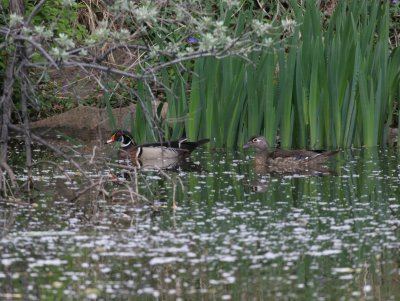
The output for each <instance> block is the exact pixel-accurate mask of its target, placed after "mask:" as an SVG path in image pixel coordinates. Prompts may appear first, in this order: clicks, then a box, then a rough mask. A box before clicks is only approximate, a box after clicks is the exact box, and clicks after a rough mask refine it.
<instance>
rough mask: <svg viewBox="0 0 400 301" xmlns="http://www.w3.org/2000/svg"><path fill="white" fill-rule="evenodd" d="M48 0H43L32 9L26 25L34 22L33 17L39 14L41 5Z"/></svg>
mask: <svg viewBox="0 0 400 301" xmlns="http://www.w3.org/2000/svg"><path fill="white" fill-rule="evenodd" d="M46 1H47V0H41V1H40V2H39V3H38V4H37V5H36V6H35V7H34V8H33V10H32V12H31V13H30V15H29V16H28V19H27V20H26V23H25V26H29V25H30V24H31V22H32V19H33V17H34V16H35V15H36V14H37V12H38V11H39V10H40V9H41V7H42V6H43V5H44V4H45V3H46Z"/></svg>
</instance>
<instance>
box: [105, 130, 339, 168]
mask: <svg viewBox="0 0 400 301" xmlns="http://www.w3.org/2000/svg"><path fill="white" fill-rule="evenodd" d="M209 141H210V139H201V140H199V141H194V142H190V141H188V140H187V139H181V140H176V141H166V142H162V143H147V144H141V145H137V144H136V143H135V141H134V139H133V136H132V135H131V133H129V132H128V131H123V130H117V131H115V132H114V133H113V134H112V136H111V138H110V140H108V141H107V143H108V144H110V143H114V142H120V143H121V149H120V153H119V158H120V159H121V160H124V159H128V160H132V161H137V160H152V159H155V158H165V159H168V158H169V159H176V158H181V157H186V156H189V155H190V153H191V152H192V151H193V150H194V149H196V148H197V147H198V146H200V145H203V144H205V143H207V142H209ZM243 148H245V149H246V148H254V149H255V150H256V156H255V164H256V165H258V166H281V167H297V168H298V167H302V166H308V165H316V164H321V163H323V162H325V161H326V160H327V159H328V158H329V157H331V156H333V155H335V154H337V153H338V151H329V152H316V151H310V150H281V149H278V150H274V151H270V150H269V146H268V143H267V141H266V140H265V138H264V137H262V136H255V137H252V138H251V139H250V140H249V141H248V142H247V143H246V144H245V145H244V146H243Z"/></svg>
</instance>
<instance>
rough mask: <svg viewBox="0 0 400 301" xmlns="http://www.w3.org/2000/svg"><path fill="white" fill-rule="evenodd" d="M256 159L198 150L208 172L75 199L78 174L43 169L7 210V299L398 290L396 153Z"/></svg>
mask: <svg viewBox="0 0 400 301" xmlns="http://www.w3.org/2000/svg"><path fill="white" fill-rule="evenodd" d="M252 158H253V154H252V153H251V152H247V153H243V152H227V153H225V152H221V153H218V152H217V153H216V152H207V151H202V150H199V151H198V152H196V153H194V154H193V156H192V161H193V162H194V163H195V164H200V165H201V170H200V168H199V169H198V170H195V171H188V170H180V171H168V170H167V171H163V172H159V171H139V172H138V176H137V177H134V179H133V181H131V182H124V181H122V180H120V181H107V182H106V181H105V184H104V191H105V192H107V194H108V196H106V195H105V194H104V193H100V194H98V193H94V192H92V193H91V194H84V195H82V196H81V197H80V198H79V199H78V200H77V201H73V202H71V201H69V200H70V199H71V196H73V195H74V192H76V191H78V190H79V189H82V182H83V181H82V180H80V179H81V176H80V174H79V173H77V172H76V171H74V170H73V169H72V168H70V166H69V165H67V164H66V163H65V162H64V163H63V162H61V163H60V164H61V165H62V164H65V167H66V168H67V169H68V168H70V170H67V173H68V175H69V176H70V177H71V179H67V178H66V176H65V175H64V174H63V173H61V172H60V171H59V170H58V168H57V167H55V166H52V165H49V166H46V165H40V166H37V167H35V183H36V187H37V190H35V192H34V193H33V196H32V198H31V199H30V200H29V203H28V201H27V200H24V199H23V200H22V201H21V202H20V203H18V204H12V205H11V204H10V203H8V204H1V206H0V225H1V226H0V227H1V228H0V230H1V232H0V233H1V237H0V299H6V298H8V299H16V300H18V299H21V300H42V299H43V300H45V299H48V300H61V299H62V300H77V299H93V300H360V299H361V300H399V299H400V283H399V282H400V253H399V247H400V230H399V227H400V202H399V199H400V198H399V197H400V178H399V158H398V154H397V152H396V150H394V149H388V150H376V149H372V150H371V149H367V150H365V149H363V150H361V149H358V150H351V151H342V152H341V153H340V154H339V155H337V156H336V157H335V158H333V159H332V160H331V161H330V162H329V163H328V164H329V168H330V169H331V172H329V174H327V175H323V176H315V175H313V176H310V175H309V174H297V175H294V174H289V173H286V174H272V175H268V174H264V175H257V174H256V173H255V172H254V168H253V164H252V161H251V160H252ZM111 174H116V175H117V177H119V178H122V175H121V173H119V172H118V171H113V170H110V167H107V166H106V165H104V166H103V167H102V168H101V167H100V168H99V167H98V166H97V167H96V169H95V170H94V171H93V178H96V179H99V178H101V177H104V179H108V178H109V177H110V175H111ZM135 192H138V193H139V194H141V195H142V196H143V197H139V198H138V197H136V195H135ZM174 203H175V207H174Z"/></svg>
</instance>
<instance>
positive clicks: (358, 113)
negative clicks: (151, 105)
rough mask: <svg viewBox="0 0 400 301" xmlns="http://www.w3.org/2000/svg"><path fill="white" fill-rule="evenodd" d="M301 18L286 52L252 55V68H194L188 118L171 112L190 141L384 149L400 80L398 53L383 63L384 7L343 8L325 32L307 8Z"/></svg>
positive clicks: (212, 62) (207, 64)
mask: <svg viewBox="0 0 400 301" xmlns="http://www.w3.org/2000/svg"><path fill="white" fill-rule="evenodd" d="M292 4H293V5H294V4H295V2H294V1H292ZM304 10H305V11H304V14H303V13H301V12H302V11H301V8H298V11H295V13H296V18H297V19H296V23H297V24H301V26H299V27H297V28H296V29H295V31H294V34H293V36H292V38H291V39H290V40H289V41H288V44H289V45H290V46H289V47H288V48H284V47H281V48H279V49H277V50H271V51H264V52H262V53H261V54H260V53H254V54H251V55H249V59H250V60H251V61H253V63H250V64H249V63H248V62H247V61H244V60H240V59H237V58H236V59H235V58H224V59H220V60H218V59H215V58H205V59H198V60H196V61H195V66H194V75H193V78H192V81H191V89H190V95H189V98H188V99H189V105H188V106H187V112H183V111H179V114H180V115H181V116H184V115H187V116H188V118H187V121H186V124H185V125H186V127H185V130H186V132H187V134H188V136H189V137H190V138H191V139H197V138H199V137H211V138H213V139H214V141H215V144H216V145H217V146H228V147H231V146H235V145H241V144H243V143H244V141H245V140H247V139H248V137H249V136H251V135H254V134H259V133H262V134H265V135H266V137H267V139H268V141H269V142H270V144H271V145H274V143H275V138H276V137H277V136H279V138H280V143H281V145H282V146H284V147H294V146H296V147H311V148H320V147H334V148H336V147H349V146H361V145H366V146H374V145H382V144H384V143H385V142H386V139H387V128H388V126H389V125H390V123H391V122H392V114H393V109H394V105H393V100H394V97H395V96H398V86H399V84H398V82H399V72H400V70H399V66H400V61H399V59H400V56H399V51H398V50H396V51H394V52H393V53H392V54H390V52H389V46H388V43H387V41H388V37H389V10H388V4H387V3H383V4H380V5H377V4H376V3H370V2H366V1H361V0H358V1H351V2H347V1H341V2H339V3H338V6H337V8H336V10H335V12H334V14H333V15H332V17H331V19H330V22H329V24H328V27H327V30H326V31H324V30H323V25H322V22H321V14H320V10H319V7H317V6H316V5H315V3H314V2H313V1H306V6H305V7H304ZM239 26H240V25H239ZM179 81H181V83H180V85H183V84H184V83H183V82H182V80H179ZM175 85H176V84H175ZM183 94H184V93H179V95H180V96H182V95H183ZM176 101H182V99H180V100H174V98H170V101H169V103H170V106H171V105H172V106H173V107H176V106H177V103H175V102H176ZM177 114H178V112H177Z"/></svg>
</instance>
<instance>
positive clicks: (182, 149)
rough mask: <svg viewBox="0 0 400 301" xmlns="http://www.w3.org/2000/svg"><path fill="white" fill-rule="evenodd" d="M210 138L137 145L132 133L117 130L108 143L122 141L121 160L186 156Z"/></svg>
mask: <svg viewBox="0 0 400 301" xmlns="http://www.w3.org/2000/svg"><path fill="white" fill-rule="evenodd" d="M209 141H210V139H201V140H199V141H196V142H189V141H187V139H181V140H177V141H165V142H162V143H147V144H141V145H137V144H136V143H135V141H134V140H133V137H132V134H131V133H129V132H128V131H124V130H116V131H115V132H114V133H113V134H112V135H111V138H110V140H107V144H110V143H114V142H120V143H121V148H120V152H119V158H120V159H121V160H125V159H130V160H132V161H137V160H139V159H140V160H153V159H159V158H161V159H174V158H179V157H185V156H188V155H190V153H191V152H192V151H193V150H194V149H195V148H196V147H198V146H200V145H202V144H205V143H207V142H209Z"/></svg>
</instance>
